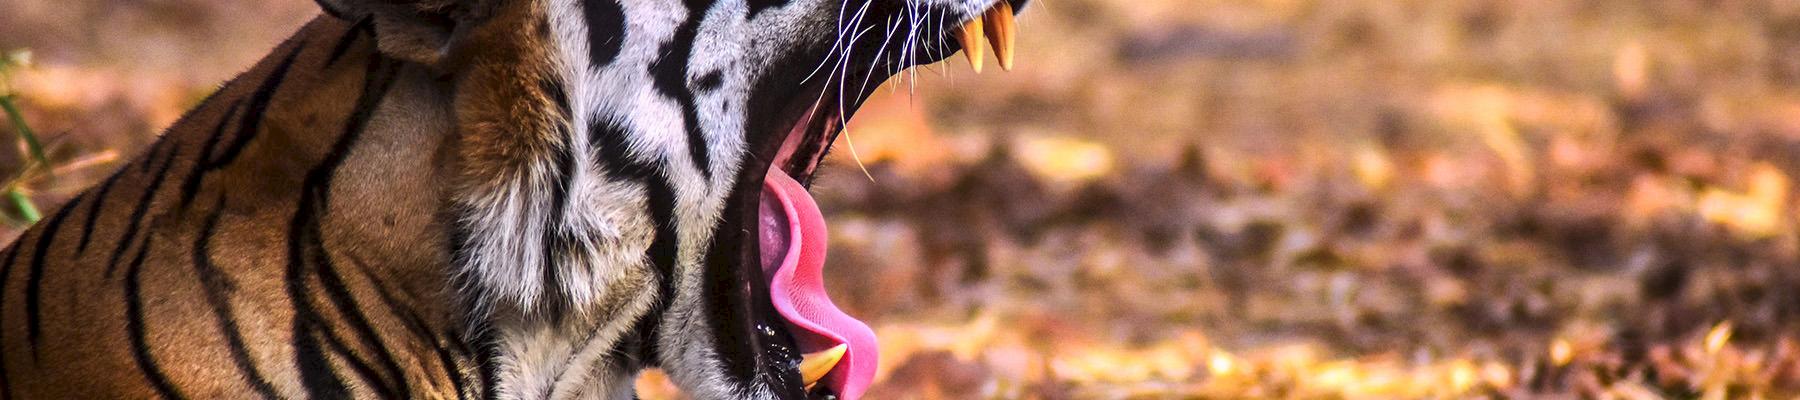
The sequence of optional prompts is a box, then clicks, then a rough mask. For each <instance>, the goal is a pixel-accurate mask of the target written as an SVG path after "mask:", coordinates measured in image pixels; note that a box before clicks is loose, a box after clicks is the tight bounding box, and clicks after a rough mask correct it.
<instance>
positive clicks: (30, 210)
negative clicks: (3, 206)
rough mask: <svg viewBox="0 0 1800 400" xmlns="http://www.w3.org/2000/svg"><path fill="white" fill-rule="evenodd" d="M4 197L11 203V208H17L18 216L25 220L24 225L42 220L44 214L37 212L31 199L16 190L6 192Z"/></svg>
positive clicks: (35, 205)
mask: <svg viewBox="0 0 1800 400" xmlns="http://www.w3.org/2000/svg"><path fill="white" fill-rule="evenodd" d="M6 197H7V198H8V199H10V200H11V201H12V203H13V207H18V209H19V216H20V217H22V218H25V223H27V224H35V223H37V222H38V220H41V219H44V214H43V213H41V212H38V208H37V204H33V203H32V202H31V197H28V196H25V193H20V192H19V191H17V190H13V191H8V192H7V193H6Z"/></svg>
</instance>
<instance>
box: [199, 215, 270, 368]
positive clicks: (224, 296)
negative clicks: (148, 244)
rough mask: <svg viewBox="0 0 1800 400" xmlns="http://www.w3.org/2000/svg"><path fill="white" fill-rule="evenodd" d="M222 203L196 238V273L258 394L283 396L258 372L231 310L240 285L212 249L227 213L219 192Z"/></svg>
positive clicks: (236, 359)
mask: <svg viewBox="0 0 1800 400" xmlns="http://www.w3.org/2000/svg"><path fill="white" fill-rule="evenodd" d="M218 204H219V206H218V207H217V208H215V209H214V210H213V212H212V214H211V215H209V216H207V217H206V225H203V226H202V227H201V228H200V236H199V238H197V239H195V240H194V275H195V276H198V277H199V278H200V283H201V284H202V286H203V288H204V289H205V291H206V303H207V305H209V306H211V308H212V313H213V319H214V320H215V321H216V322H217V323H218V324H219V331H221V332H224V333H225V344H226V345H227V346H228V347H229V348H230V350H231V361H232V363H233V364H236V365H237V369H238V373H239V374H242V375H243V377H244V380H245V382H246V383H248V384H250V387H251V388H252V389H254V390H256V394H257V395H260V396H262V398H265V399H274V398H279V397H280V395H277V394H276V393H275V386H274V385H271V384H269V381H268V380H267V379H264V378H263V376H262V373H260V372H257V370H256V362H255V361H253V360H251V358H250V349H249V347H248V346H245V345H244V335H243V333H242V332H240V330H239V329H238V324H237V316H236V314H234V313H233V312H232V310H231V301H230V296H231V292H235V291H237V285H236V284H234V283H232V282H231V278H230V277H228V276H226V275H225V271H223V270H221V269H220V268H219V266H218V265H217V264H214V263H213V261H212V256H211V255H210V253H209V249H211V248H212V238H213V236H214V235H216V234H218V228H219V217H221V216H223V215H224V213H223V212H222V211H223V210H224V209H225V196H224V195H220V196H219V202H218Z"/></svg>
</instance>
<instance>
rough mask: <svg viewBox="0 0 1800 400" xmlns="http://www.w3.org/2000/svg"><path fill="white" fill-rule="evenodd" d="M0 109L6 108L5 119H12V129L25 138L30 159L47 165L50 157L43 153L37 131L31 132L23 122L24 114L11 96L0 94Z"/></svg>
mask: <svg viewBox="0 0 1800 400" xmlns="http://www.w3.org/2000/svg"><path fill="white" fill-rule="evenodd" d="M0 109H5V110H6V119H8V120H11V121H12V125H13V129H15V130H18V131H19V137H20V138H23V139H25V148H26V150H27V151H30V152H31V158H32V160H35V161H36V162H37V163H38V165H49V164H50V157H48V156H45V155H44V143H43V142H41V141H39V140H38V136H37V132H33V131H32V130H31V126H30V125H28V124H26V123H25V114H24V113H21V112H19V106H18V105H17V104H14V102H13V96H11V95H7V96H0Z"/></svg>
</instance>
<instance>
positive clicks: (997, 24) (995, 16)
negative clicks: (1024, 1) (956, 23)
mask: <svg viewBox="0 0 1800 400" xmlns="http://www.w3.org/2000/svg"><path fill="white" fill-rule="evenodd" d="M981 18H982V19H985V20H987V21H986V22H987V39H988V43H989V44H992V45H993V46H994V56H996V57H998V58H999V59H1000V68H1001V69H1005V70H1007V71H1011V70H1012V69H1013V43H1015V42H1017V38H1018V31H1019V29H1018V25H1017V23H1015V22H1013V7H1012V2H1010V1H1008V0H1000V2H999V3H997V4H994V8H993V9H991V10H988V12H987V14H986V15H983V16H982V17H981Z"/></svg>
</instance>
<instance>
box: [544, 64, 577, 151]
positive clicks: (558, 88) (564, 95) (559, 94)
mask: <svg viewBox="0 0 1800 400" xmlns="http://www.w3.org/2000/svg"><path fill="white" fill-rule="evenodd" d="M538 90H539V91H542V92H544V96H545V97H549V98H550V101H551V102H553V103H556V110H557V111H561V112H562V115H561V116H560V117H562V118H563V121H564V124H566V123H567V122H566V121H568V120H570V119H573V117H574V115H575V111H574V108H573V107H571V106H570V104H569V89H568V87H566V86H565V85H564V84H563V81H562V80H561V79H548V78H546V79H539V80H538ZM566 137H567V136H566V135H564V136H558V137H557V138H558V139H562V138H566Z"/></svg>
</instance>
